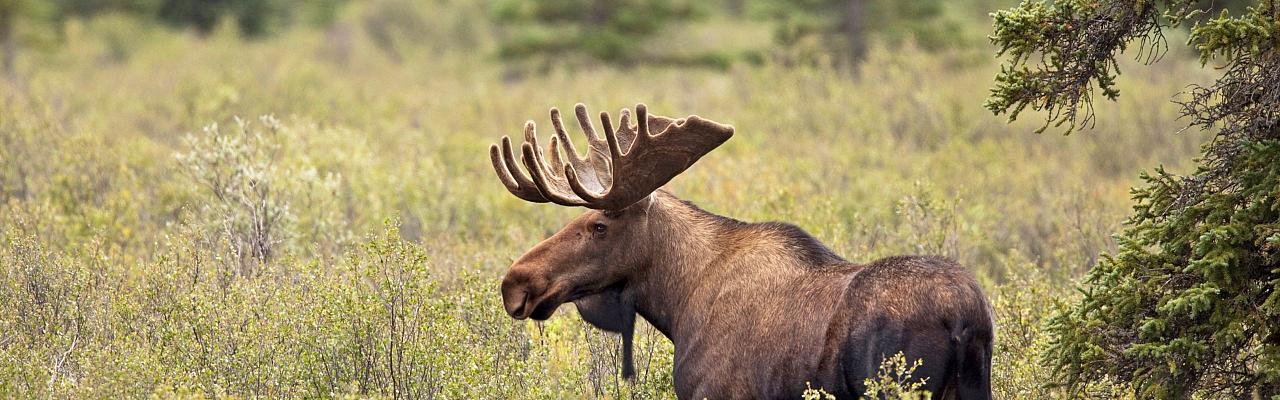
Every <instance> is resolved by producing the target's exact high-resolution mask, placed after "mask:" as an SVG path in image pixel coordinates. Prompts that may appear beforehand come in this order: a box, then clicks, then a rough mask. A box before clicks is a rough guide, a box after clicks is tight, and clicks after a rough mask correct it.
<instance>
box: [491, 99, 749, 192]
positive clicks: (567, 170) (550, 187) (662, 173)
mask: <svg viewBox="0 0 1280 400" xmlns="http://www.w3.org/2000/svg"><path fill="white" fill-rule="evenodd" d="M574 114H576V115H577V117H578V124H579V125H580V126H582V131H583V133H584V134H585V135H586V136H587V144H588V145H589V148H588V150H587V154H586V155H585V156H580V155H578V152H577V150H576V149H574V146H573V142H572V141H570V140H569V136H568V134H566V133H565V130H564V124H563V123H562V122H561V120H560V110H557V109H555V108H552V109H551V125H552V126H553V127H554V128H555V130H556V134H555V136H553V137H551V143H550V144H549V145H548V146H547V152H549V153H550V155H549V156H548V155H546V154H544V153H543V150H542V148H540V147H538V138H537V135H536V133H535V129H534V123H533V121H529V122H526V123H525V125H524V143H522V144H521V145H520V155H521V157H520V160H521V161H522V163H523V164H524V166H525V169H527V170H528V171H529V175H531V176H527V175H525V174H524V171H521V170H520V168H517V167H516V160H515V152H514V151H513V149H512V147H511V139H510V138H508V137H506V136H503V137H502V146H501V149H499V146H498V145H490V146H489V158H490V159H491V161H493V169H494V170H495V171H497V173H498V179H499V180H501V181H502V184H503V185H504V186H506V187H507V190H508V191H510V192H511V193H512V194H514V195H516V197H519V198H521V199H524V200H527V201H531V202H535V203H545V202H548V201H550V202H552V203H556V204H561V205H566V206H583V207H587V208H594V209H598V210H620V209H623V208H626V207H627V206H629V205H631V204H633V203H635V202H637V201H639V200H640V199H643V198H645V197H646V196H648V195H649V194H650V193H653V191H654V190H657V189H658V188H660V187H662V185H665V184H666V183H667V182H669V181H671V178H674V177H675V176H676V175H679V174H680V173H681V172H684V170H686V169H688V168H689V166H691V165H693V163H694V162H695V161H698V158H701V157H702V156H703V155H706V154H707V153H708V152H710V151H711V150H712V149H715V148H716V147H718V146H720V144H721V143H724V142H725V141H726V140H729V138H730V137H732V136H733V127H732V126H730V125H724V124H720V123H717V122H714V121H711V120H707V119H704V118H702V117H699V116H697V115H691V116H689V117H687V118H681V119H676V120H672V119H671V118H667V117H663V116H658V115H649V114H648V111H647V109H646V108H645V105H644V104H638V105H636V116H637V120H638V123H639V125H638V126H632V125H631V112H630V111H628V110H626V109H623V110H622V117H621V120H620V124H619V125H620V126H619V127H618V130H617V131H616V132H615V131H614V130H613V125H612V124H611V122H610V120H609V113H606V112H601V113H600V123H601V124H602V125H603V127H604V138H603V139H601V138H600V136H599V135H597V134H596V131H595V129H594V128H593V127H592V126H591V121H590V119H589V118H588V117H587V107H586V106H584V105H582V104H581V103H579V104H578V105H576V106H574ZM651 130H656V131H657V132H658V133H657V134H650V132H651ZM562 143H563V147H564V150H565V152H566V153H567V157H562V156H561V153H560V147H561V146H562Z"/></svg>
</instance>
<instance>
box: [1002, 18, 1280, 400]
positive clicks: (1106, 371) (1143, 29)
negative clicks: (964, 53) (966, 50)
mask: <svg viewBox="0 0 1280 400" xmlns="http://www.w3.org/2000/svg"><path fill="white" fill-rule="evenodd" d="M1201 6H1202V5H1201V4H1200V3H1199V2H1195V1H1182V0H1175V1H1165V2H1153V1H1136V2H1135V1H1129V0H1102V1H1062V2H1052V3H1049V2H1040V1H1027V2H1024V3H1022V4H1021V5H1020V6H1018V7H1017V8H1014V9H1010V10H1005V11H1000V12H997V13H995V14H994V18H995V35H994V36H993V37H992V41H993V42H994V43H995V44H996V45H997V46H998V47H999V49H1000V54H1002V55H1004V56H1006V57H1008V60H1007V62H1006V64H1005V65H1004V66H1003V67H1002V68H1001V72H1000V73H999V75H998V76H997V77H996V86H995V88H993V89H992V97H991V99H990V100H989V101H988V102H987V103H986V106H987V108H988V109H990V110H991V111H993V112H995V113H997V114H999V113H1008V114H1009V116H1010V119H1013V118H1016V117H1017V116H1018V113H1019V112H1021V111H1023V110H1024V109H1026V108H1027V107H1030V108H1031V109H1032V110H1037V111H1044V112H1046V113H1047V123H1046V125H1045V127H1042V128H1041V130H1044V129H1045V128H1046V127H1048V126H1049V125H1054V126H1060V125H1063V124H1067V125H1068V128H1067V131H1068V132H1070V131H1071V130H1073V129H1075V128H1076V127H1077V126H1078V124H1083V125H1088V124H1090V123H1091V122H1092V121H1094V114H1093V105H1092V99H1093V95H1094V92H1095V91H1098V92H1100V93H1101V94H1102V95H1103V96H1104V97H1106V98H1108V99H1114V98H1116V96H1118V95H1119V91H1118V90H1117V89H1116V87H1115V82H1116V81H1115V78H1116V75H1118V74H1119V71H1118V70H1117V68H1116V67H1117V63H1116V56H1117V55H1118V54H1119V53H1120V52H1122V51H1124V50H1125V49H1126V48H1127V47H1128V46H1130V45H1132V44H1134V43H1135V42H1136V43H1138V44H1139V45H1140V46H1141V49H1140V50H1139V54H1140V55H1139V57H1142V58H1145V59H1146V60H1148V61H1153V60H1156V59H1158V58H1159V57H1160V56H1161V55H1162V54H1163V51H1164V49H1165V47H1164V46H1166V44H1165V42H1164V37H1163V36H1162V34H1161V29H1163V28H1166V27H1172V26H1177V25H1183V24H1191V21H1194V20H1196V19H1197V18H1199V17H1200V15H1201V14H1202V10H1201V9H1200V8H1199V7H1201ZM1277 44H1280V8H1278V7H1277V2H1276V1H1274V0H1264V1H1262V2H1260V4H1257V5H1255V6H1253V7H1250V8H1248V9H1247V10H1246V11H1245V12H1244V13H1243V15H1240V16H1233V15H1230V13H1228V12H1227V11H1223V12H1221V13H1220V14H1219V15H1218V16H1217V17H1216V18H1212V19H1209V20H1207V22H1204V23H1199V22H1195V23H1194V26H1193V27H1192V28H1191V36H1190V40H1189V45H1191V46H1193V47H1194V48H1195V49H1196V50H1198V51H1199V54H1200V60H1201V63H1202V64H1204V65H1207V64H1210V63H1212V64H1215V66H1217V69H1220V70H1222V71H1223V73H1222V76H1221V77H1219V78H1218V79H1217V81H1215V82H1214V83H1213V84H1211V85H1209V86H1197V85H1192V86H1191V87H1190V89H1189V90H1187V92H1186V95H1187V96H1186V99H1184V100H1183V101H1181V102H1180V103H1179V104H1181V106H1182V116H1183V117H1184V118H1188V119H1189V120H1190V121H1191V126H1192V127H1196V128H1199V129H1201V130H1206V131H1211V132H1213V133H1214V137H1213V139H1212V140H1210V141H1208V142H1207V143H1206V144H1205V145H1204V146H1203V147H1202V156H1201V157H1200V158H1199V159H1198V163H1199V166H1198V167H1197V169H1196V170H1195V171H1194V172H1193V173H1191V174H1190V175H1188V176H1178V175H1175V174H1172V173H1169V172H1166V171H1164V170H1163V169H1162V168H1158V169H1156V171H1155V172H1154V173H1152V174H1143V175H1142V179H1143V180H1144V181H1145V183H1146V186H1145V187H1142V188H1137V189H1134V190H1133V191H1132V193H1133V198H1134V201H1135V202H1136V205H1135V206H1134V214H1133V215H1132V216H1131V217H1130V219H1129V220H1128V221H1127V226H1128V227H1127V229H1126V230H1125V231H1124V232H1122V233H1121V234H1120V235H1119V236H1118V237H1117V241H1118V243H1119V251H1118V252H1117V253H1116V254H1114V255H1109V256H1104V257H1103V258H1102V260H1101V261H1100V262H1099V263H1098V265H1096V266H1095V267H1094V268H1093V269H1092V270H1091V271H1090V272H1089V274H1088V275H1087V276H1086V277H1085V280H1084V282H1083V284H1082V287H1081V288H1080V290H1081V292H1082V293H1083V298H1081V299H1080V300H1079V301H1078V302H1076V303H1074V304H1070V305H1068V306H1066V307H1065V308H1064V309H1062V310H1061V311H1060V312H1059V313H1058V314H1057V315H1056V316H1055V317H1054V318H1052V319H1051V320H1050V322H1049V327H1048V328H1049V331H1050V333H1051V334H1052V335H1053V336H1054V338H1053V343H1052V344H1051V346H1050V347H1049V350H1048V351H1047V357H1048V359H1049V360H1050V361H1051V363H1052V364H1054V365H1055V366H1056V370H1055V371H1056V375H1057V377H1058V378H1059V379H1060V381H1061V383H1062V384H1064V385H1066V386H1068V387H1071V388H1076V389H1080V388H1083V387H1084V386H1085V385H1087V384H1088V383H1089V382H1092V381H1097V380H1101V379H1116V380H1118V381H1120V382H1126V383H1129V384H1131V385H1132V389H1133V391H1134V394H1135V395H1137V396H1138V397H1139V398H1191V397H1194V396H1206V397H1210V398H1216V397H1227V398H1247V397H1253V398H1276V397H1277V396H1280V324H1277V321H1280V51H1278V49H1277Z"/></svg>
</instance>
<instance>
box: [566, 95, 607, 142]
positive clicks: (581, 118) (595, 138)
mask: <svg viewBox="0 0 1280 400" xmlns="http://www.w3.org/2000/svg"><path fill="white" fill-rule="evenodd" d="M573 111H574V114H577V116H578V125H580V126H582V133H583V134H584V135H586V136H587V142H589V143H592V144H595V143H599V142H600V141H601V139H600V135H597V134H596V130H595V128H593V127H592V126H591V118H588V116H587V106H586V105H585V104H582V103H578V104H575V105H574V106H573Z"/></svg>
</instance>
